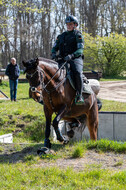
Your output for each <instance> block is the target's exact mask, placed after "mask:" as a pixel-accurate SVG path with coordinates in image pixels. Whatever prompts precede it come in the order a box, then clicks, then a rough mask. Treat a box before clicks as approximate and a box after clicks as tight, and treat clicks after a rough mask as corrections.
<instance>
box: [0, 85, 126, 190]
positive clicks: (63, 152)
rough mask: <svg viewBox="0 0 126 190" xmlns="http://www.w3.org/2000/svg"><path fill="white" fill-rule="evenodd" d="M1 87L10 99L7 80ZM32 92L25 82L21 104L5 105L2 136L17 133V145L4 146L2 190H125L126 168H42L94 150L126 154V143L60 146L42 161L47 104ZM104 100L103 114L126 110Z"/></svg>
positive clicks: (0, 109) (0, 105)
mask: <svg viewBox="0 0 126 190" xmlns="http://www.w3.org/2000/svg"><path fill="white" fill-rule="evenodd" d="M0 89H1V90H2V91H3V92H4V93H5V94H6V95H8V96H9V86H8V82H3V83H2V85H0ZM28 89H29V85H28V83H19V85H18V94H17V100H18V101H17V102H11V101H4V100H1V101H0V135H2V134H6V133H13V137H14V144H12V145H3V144H0V190H45V189H48V190H54V189H55V190H89V189H91V190H96V189H97V190H125V189H126V169H125V170H122V171H120V170H109V169H102V168H101V167H100V166H97V165H96V166H95V167H94V166H93V165H91V166H90V167H87V168H85V169H84V170H82V171H74V170H73V168H72V167H67V168H64V169H61V168H59V167H58V166H57V167H48V166H46V167H41V164H40V163H41V162H45V163H50V162H51V163H54V162H56V160H58V159H63V158H66V159H70V158H72V159H80V158H83V157H85V153H86V152H87V151H90V150H95V151H96V152H99V154H101V153H107V152H113V153H115V154H126V142H123V143H121V142H114V141H109V140H105V139H104V140H103V139H102V140H99V141H97V142H92V141H89V142H87V141H83V142H78V143H77V142H76V143H70V144H68V145H67V146H64V145H62V144H60V143H58V142H57V143H54V144H53V146H52V149H53V150H54V154H50V155H45V156H41V157H39V156H38V155H37V153H36V151H37V149H38V148H39V147H41V146H42V145H43V139H44V131H45V117H44V113H43V106H42V105H40V104H38V103H36V102H35V101H34V100H32V99H29V95H28ZM102 102H103V107H102V110H101V111H108V110H109V111H126V103H120V102H114V101H107V100H102ZM20 143H24V144H20ZM123 162H124V161H120V162H118V163H117V165H122V164H123Z"/></svg>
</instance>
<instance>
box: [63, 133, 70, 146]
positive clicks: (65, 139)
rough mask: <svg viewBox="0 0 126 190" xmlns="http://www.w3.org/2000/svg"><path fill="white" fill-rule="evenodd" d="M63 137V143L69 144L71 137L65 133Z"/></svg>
mask: <svg viewBox="0 0 126 190" xmlns="http://www.w3.org/2000/svg"><path fill="white" fill-rule="evenodd" d="M63 138H64V140H63V144H68V143H69V138H68V136H66V135H64V136H63Z"/></svg>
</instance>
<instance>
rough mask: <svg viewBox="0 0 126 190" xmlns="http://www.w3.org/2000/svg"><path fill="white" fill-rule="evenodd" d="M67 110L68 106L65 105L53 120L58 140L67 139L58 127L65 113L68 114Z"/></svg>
mask: <svg viewBox="0 0 126 190" xmlns="http://www.w3.org/2000/svg"><path fill="white" fill-rule="evenodd" d="M66 112H67V106H66V105H65V106H63V107H62V108H61V109H60V111H59V112H58V114H57V116H56V117H55V118H54V120H53V127H54V130H55V133H56V136H57V140H59V141H60V142H65V141H66V139H65V138H64V137H63V135H62V133H61V131H60V129H59V127H58V124H59V121H60V120H61V118H62V117H63V116H64V114H66Z"/></svg>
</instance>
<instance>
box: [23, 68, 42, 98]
mask: <svg viewBox="0 0 126 190" xmlns="http://www.w3.org/2000/svg"><path fill="white" fill-rule="evenodd" d="M41 71H42V72H43V73H44V71H43V69H41V68H40V67H37V69H36V70H35V72H34V73H31V74H29V73H27V72H26V76H28V77H30V79H31V78H34V76H35V74H36V73H37V72H38V76H39V79H40V80H39V84H38V85H37V86H31V85H30V88H31V91H32V92H37V93H39V94H40V95H42V93H41V90H42V89H41V86H43V83H44V79H43V75H42V73H41ZM39 86H40V91H38V90H37V88H38V87H39Z"/></svg>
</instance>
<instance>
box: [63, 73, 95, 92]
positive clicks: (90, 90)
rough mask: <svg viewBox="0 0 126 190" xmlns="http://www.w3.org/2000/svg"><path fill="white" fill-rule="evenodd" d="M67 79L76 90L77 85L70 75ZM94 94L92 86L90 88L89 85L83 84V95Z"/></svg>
mask: <svg viewBox="0 0 126 190" xmlns="http://www.w3.org/2000/svg"><path fill="white" fill-rule="evenodd" d="M67 78H68V79H69V82H70V84H71V86H72V88H73V89H74V90H76V88H75V85H74V82H73V80H72V78H71V76H70V74H68V75H67ZM92 92H93V91H92V88H91V86H90V85H89V84H87V83H83V93H86V94H92Z"/></svg>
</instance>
